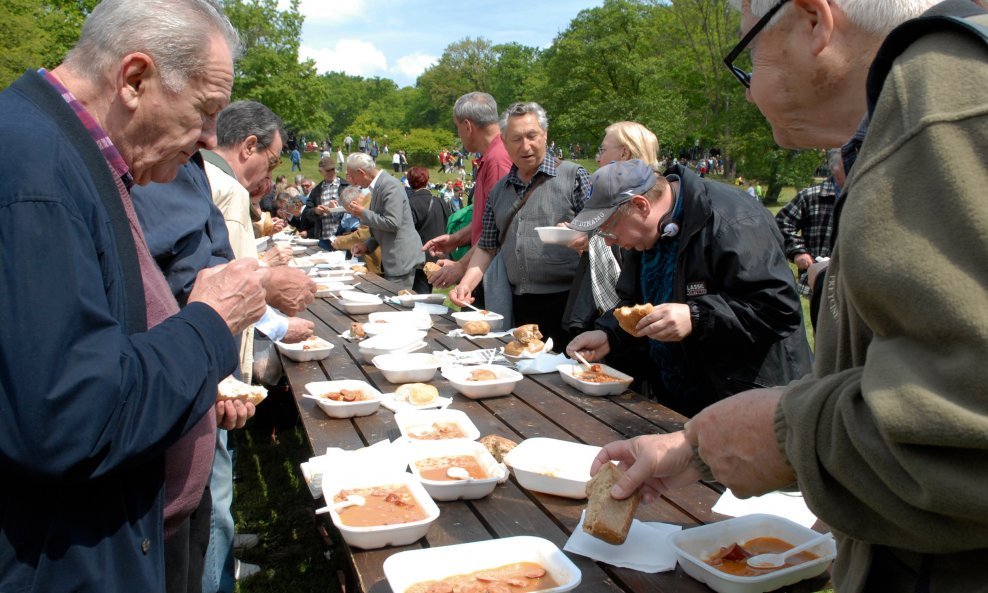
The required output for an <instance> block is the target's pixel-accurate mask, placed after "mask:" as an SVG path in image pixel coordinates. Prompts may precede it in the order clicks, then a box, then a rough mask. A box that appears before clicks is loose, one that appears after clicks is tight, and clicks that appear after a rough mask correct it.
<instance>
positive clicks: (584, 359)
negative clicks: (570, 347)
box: [573, 350, 590, 371]
mask: <svg viewBox="0 0 988 593" xmlns="http://www.w3.org/2000/svg"><path fill="white" fill-rule="evenodd" d="M573 356H574V357H576V359H577V360H579V361H580V363H581V364H582V365H583V366H584V367H586V369H587V370H588V371H589V370H590V363H589V362H587V359H586V358H583V355H582V354H580V353H579V352H577V351H576V350H574V351H573Z"/></svg>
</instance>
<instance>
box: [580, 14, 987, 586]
mask: <svg viewBox="0 0 988 593" xmlns="http://www.w3.org/2000/svg"><path fill="white" fill-rule="evenodd" d="M932 4H933V3H932V2H929V1H924V0H912V1H907V0H901V1H899V2H850V1H849V0H829V1H824V0H795V1H792V2H785V1H784V2H782V3H777V2H770V1H766V2H751V3H749V2H744V3H743V5H742V30H743V31H745V32H746V34H745V35H744V37H743V38H742V41H741V43H740V44H739V46H738V47H737V48H735V50H734V51H732V52H731V53H730V54H729V56H728V59H727V62H728V66H729V67H730V68H731V71H732V72H733V73H734V74H735V76H737V78H738V79H739V80H740V81H741V82H742V84H744V85H745V86H746V87H747V91H746V93H747V96H748V98H749V99H750V100H752V101H754V102H755V103H756V104H757V105H758V108H759V110H761V112H762V113H763V114H764V115H765V117H766V119H768V121H769V122H770V123H771V125H772V130H773V134H774V136H775V139H776V141H777V142H778V143H779V144H781V145H783V146H786V147H790V148H796V147H833V146H837V145H840V144H841V143H843V142H845V141H847V140H848V139H849V138H852V134H854V135H855V137H854V140H855V141H856V142H855V143H856V144H858V146H859V148H858V149H857V156H856V159H855V162H854V164H853V166H852V168H851V169H850V170H849V171H848V172H847V173H848V178H847V188H846V190H845V197H844V198H843V199H842V200H841V201H840V202H839V203H838V207H837V211H836V224H837V226H836V241H835V243H834V250H833V253H832V256H831V263H830V269H829V270H828V272H827V277H826V278H825V281H824V291H825V292H824V294H823V297H822V298H823V306H822V307H821V311H820V316H819V319H818V331H817V336H816V362H815V367H814V373H813V375H811V376H809V377H806V378H804V379H802V380H800V381H797V382H794V383H792V384H790V385H788V386H785V387H784V388H777V389H765V390H753V391H748V392H744V393H741V394H739V395H737V396H734V397H732V398H728V399H727V400H724V401H723V402H720V403H718V404H715V405H713V406H711V407H709V408H708V409H707V410H705V411H704V412H702V413H700V414H699V415H697V416H696V417H694V418H693V419H692V420H691V421H690V422H689V423H688V424H687V426H686V428H685V430H684V431H683V432H679V433H674V434H670V435H662V436H647V437H639V438H638V439H634V440H631V441H623V442H618V443H612V444H610V445H608V446H607V447H605V448H604V451H603V452H602V454H601V455H600V456H598V458H597V460H596V461H595V463H594V467H592V468H591V473H594V472H596V470H597V469H598V468H599V467H600V464H601V463H605V462H607V461H609V460H612V459H618V460H621V462H622V463H624V464H625V465H626V466H630V469H629V471H628V473H626V474H625V477H624V478H623V479H622V481H621V482H620V483H619V484H618V485H617V487H616V488H615V490H614V492H613V494H614V495H615V496H616V497H618V498H623V497H626V496H628V495H629V494H630V493H631V492H632V491H634V490H635V489H637V488H639V487H643V492H644V498H645V499H651V498H654V496H655V495H656V494H657V493H659V492H661V491H662V490H664V489H666V488H669V487H676V486H677V485H681V484H684V483H686V482H690V481H693V480H695V479H696V478H697V477H698V476H701V475H703V474H704V470H706V474H707V475H708V477H714V478H716V479H717V480H718V481H720V482H722V483H723V484H725V485H727V486H728V487H730V488H731V490H732V491H733V492H734V493H735V494H738V495H740V496H751V495H757V494H762V493H765V492H768V491H771V490H775V489H779V488H793V487H797V486H798V487H799V488H800V489H801V490H802V493H803V496H804V497H805V499H806V502H807V504H808V505H809V507H810V508H811V509H812V510H813V511H814V512H815V513H816V514H817V515H818V516H819V518H820V519H821V520H822V521H824V522H825V523H827V524H828V525H829V526H830V527H831V528H832V529H833V532H834V533H835V535H836V536H837V543H838V555H837V562H836V564H835V567H834V570H833V575H832V578H833V580H834V582H835V584H836V590H837V591H839V592H841V593H848V592H850V593H856V592H859V591H882V592H883V593H884V592H894V593H898V592H914V591H930V592H932V591H965V592H966V591H984V590H985V587H986V583H988V564H986V563H985V558H988V497H986V496H985V492H986V491H988V473H986V472H985V471H984V469H983V468H984V461H985V459H986V458H988V455H986V451H988V407H986V404H985V373H984V361H985V353H986V352H988V315H986V313H985V311H988V280H986V278H988V274H986V273H985V270H988V200H986V199H985V183H986V181H988V162H986V161H985V159H984V154H985V153H986V152H988V103H986V101H985V98H984V89H986V88H988V44H986V43H985V42H984V39H983V36H984V35H985V28H986V27H988V14H985V12H984V11H983V10H981V9H979V8H978V7H977V6H976V5H975V4H974V3H972V2H966V1H963V0H960V1H948V2H943V3H941V4H938V5H936V6H933V7H932V8H930V7H931V5H932ZM924 11H927V12H926V13H924ZM773 13H774V16H773ZM920 15H922V16H923V18H922V20H912V21H910V19H915V17H918V16H920ZM944 15H950V16H954V17H959V18H961V19H962V21H963V22H961V23H959V24H958V23H955V22H953V21H949V20H947V19H944V18H942V16H944ZM906 21H910V22H906ZM972 25H973V26H974V29H975V30H973V31H972ZM897 26H898V28H896V27H897ZM977 27H981V34H980V35H978V34H977V31H976V28H977ZM893 29H894V30H893ZM745 46H747V47H748V48H750V49H751V50H752V55H751V61H752V66H753V70H752V71H751V73H750V74H749V73H748V72H747V71H745V70H744V69H741V68H739V67H737V66H736V64H735V59H736V58H737V57H738V56H739V55H740V54H741V53H742V51H743V50H744V48H745ZM863 117H864V118H865V119H864V122H863V125H860V126H859V124H861V123H862V118H863ZM856 130H858V131H857V132H856ZM845 162H847V159H845Z"/></svg>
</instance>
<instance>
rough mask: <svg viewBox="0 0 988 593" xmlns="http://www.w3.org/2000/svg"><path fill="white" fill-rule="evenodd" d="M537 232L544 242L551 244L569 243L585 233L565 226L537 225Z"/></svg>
mask: <svg viewBox="0 0 988 593" xmlns="http://www.w3.org/2000/svg"><path fill="white" fill-rule="evenodd" d="M535 232H536V233H538V234H539V239H542V242H543V243H549V244H551V245H569V244H570V242H571V241H572V240H573V239H576V238H578V237H579V236H580V235H584V234H585V233H583V232H581V231H577V230H574V229H571V228H569V227H564V226H537V227H535Z"/></svg>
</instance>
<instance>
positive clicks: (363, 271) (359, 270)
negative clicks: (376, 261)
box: [350, 264, 367, 274]
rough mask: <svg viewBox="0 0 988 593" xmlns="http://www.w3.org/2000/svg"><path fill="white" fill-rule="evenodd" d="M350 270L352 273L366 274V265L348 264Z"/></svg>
mask: <svg viewBox="0 0 988 593" xmlns="http://www.w3.org/2000/svg"><path fill="white" fill-rule="evenodd" d="M350 271H351V272H353V273H354V274H366V273H367V266H364V265H359V264H358V265H356V266H350Z"/></svg>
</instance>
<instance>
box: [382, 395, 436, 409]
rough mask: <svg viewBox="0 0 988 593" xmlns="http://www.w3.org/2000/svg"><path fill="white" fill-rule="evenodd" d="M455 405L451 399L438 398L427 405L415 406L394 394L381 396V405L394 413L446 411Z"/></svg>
mask: <svg viewBox="0 0 988 593" xmlns="http://www.w3.org/2000/svg"><path fill="white" fill-rule="evenodd" d="M451 403H453V398H451V397H437V398H436V399H435V400H434V401H433V402H432V403H429V404H425V405H423V406H413V405H412V404H410V403H408V402H406V401H400V400H398V399H397V398H396V397H395V394H393V393H383V394H381V405H382V406H384V407H385V408H387V409H389V410H391V411H392V412H407V411H409V410H430V409H432V408H439V409H440V410H445V409H446V408H448V407H449V404H451Z"/></svg>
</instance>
